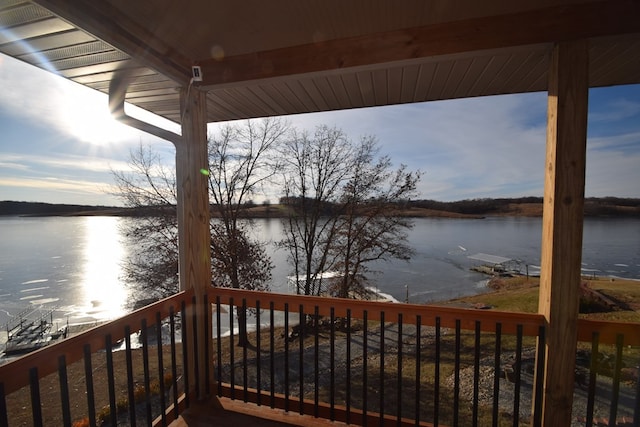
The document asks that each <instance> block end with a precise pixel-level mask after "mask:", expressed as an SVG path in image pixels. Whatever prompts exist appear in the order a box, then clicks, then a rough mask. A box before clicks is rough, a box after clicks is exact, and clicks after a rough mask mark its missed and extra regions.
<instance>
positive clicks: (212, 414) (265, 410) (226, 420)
mask: <svg viewBox="0 0 640 427" xmlns="http://www.w3.org/2000/svg"><path fill="white" fill-rule="evenodd" d="M219 402H220V404H221V405H222V407H220V405H219V404H217V402H216V401H206V402H197V403H195V404H192V405H191V407H190V408H189V409H187V410H186V411H185V412H184V413H183V414H182V415H180V417H179V418H178V419H177V420H175V421H173V422H172V423H171V424H170V425H169V426H170V427H209V426H216V427H249V426H258V427H278V426H310V427H315V426H318V427H320V426H336V425H337V426H346V424H344V423H341V422H331V421H329V420H325V419H321V418H315V417H312V416H309V415H299V414H297V413H292V412H285V411H282V410H279V409H271V408H269V407H266V406H257V405H255V404H253V403H244V402H242V401H237V400H230V399H226V398H219Z"/></svg>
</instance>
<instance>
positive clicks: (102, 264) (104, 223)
mask: <svg viewBox="0 0 640 427" xmlns="http://www.w3.org/2000/svg"><path fill="white" fill-rule="evenodd" d="M85 228H86V230H85V236H86V237H85V238H86V241H85V247H84V274H83V277H84V283H83V293H84V295H83V297H82V298H81V304H82V305H83V310H85V311H86V313H87V314H88V315H91V316H92V317H94V318H97V319H101V320H107V319H113V318H116V317H118V316H121V315H123V314H124V312H125V303H126V301H127V291H126V289H125V287H124V285H123V284H122V282H121V280H120V275H121V272H122V267H121V264H122V261H123V259H124V256H125V253H124V249H123V246H122V244H121V242H120V241H119V236H120V233H119V231H118V218H114V217H91V216H89V217H87V218H86V221H85Z"/></svg>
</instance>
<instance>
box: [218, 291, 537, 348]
mask: <svg viewBox="0 0 640 427" xmlns="http://www.w3.org/2000/svg"><path fill="white" fill-rule="evenodd" d="M208 294H209V301H210V302H211V303H215V301H216V297H220V302H221V303H222V304H228V303H229V301H230V299H231V298H233V300H234V304H235V305H241V304H242V300H245V301H246V304H247V307H252V308H255V306H256V302H258V301H260V302H261V303H260V308H262V309H266V308H269V307H268V306H266V305H265V304H264V303H265V302H268V303H271V302H273V304H274V309H275V310H279V311H282V310H284V308H285V304H288V307H289V311H298V310H299V308H300V306H303V310H304V312H305V313H313V312H314V310H315V307H318V313H319V314H320V315H322V316H329V315H330V313H331V308H333V309H334V314H335V316H336V317H346V315H347V310H351V316H352V317H353V318H362V313H363V312H364V311H365V310H366V311H367V312H368V313H367V318H368V319H369V320H380V312H384V313H385V320H386V321H387V322H393V321H394V320H396V319H397V318H398V314H402V316H403V321H404V322H406V323H411V324H415V323H416V321H417V316H420V324H421V325H423V326H434V325H435V321H436V318H439V319H440V326H441V327H443V328H455V326H456V321H457V320H459V321H460V327H461V329H465V330H474V329H475V323H476V321H480V322H481V324H480V328H481V330H482V331H483V332H495V330H496V324H497V323H500V324H501V327H502V332H503V333H507V334H515V333H516V330H517V326H518V325H522V328H523V334H524V335H525V336H537V335H538V333H539V331H540V327H541V326H543V325H544V317H543V316H542V315H540V314H532V313H513V312H505V311H494V310H477V309H465V308H455V307H442V306H435V305H420V304H398V303H390V302H379V301H363V300H354V299H345V298H327V297H317V296H306V295H294V294H276V293H271V292H258V291H247V290H242V289H232V288H209V289H208Z"/></svg>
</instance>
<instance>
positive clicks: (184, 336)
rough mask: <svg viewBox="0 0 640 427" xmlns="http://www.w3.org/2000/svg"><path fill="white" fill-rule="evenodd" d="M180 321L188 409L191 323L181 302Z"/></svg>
mask: <svg viewBox="0 0 640 427" xmlns="http://www.w3.org/2000/svg"><path fill="white" fill-rule="evenodd" d="M180 320H181V322H182V325H181V327H180V334H181V337H182V377H183V378H184V381H183V382H184V399H185V400H184V403H185V406H186V407H187V408H188V407H189V405H190V403H191V393H190V392H189V347H188V344H189V343H188V338H187V327H188V326H189V321H188V319H187V307H186V303H185V302H184V301H181V302H180ZM177 408H178V407H177V406H176V411H177V410H178V409H177ZM176 413H177V412H176ZM176 418H177V416H176Z"/></svg>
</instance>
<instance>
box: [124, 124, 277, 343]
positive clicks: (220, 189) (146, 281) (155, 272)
mask: <svg viewBox="0 0 640 427" xmlns="http://www.w3.org/2000/svg"><path fill="white" fill-rule="evenodd" d="M286 131H287V126H286V124H285V123H283V122H281V121H279V120H274V119H267V120H263V121H253V122H247V123H246V124H244V125H228V126H225V127H224V128H223V129H222V130H221V132H220V134H219V135H215V136H211V137H210V141H209V163H210V171H209V190H210V191H209V194H210V199H211V201H212V210H213V213H214V214H213V215H212V217H213V218H212V221H211V228H210V230H211V249H212V250H211V254H212V281H213V284H214V285H216V286H229V287H234V288H245V289H257V290H266V289H267V286H268V281H269V280H270V278H271V269H272V267H273V266H272V263H271V260H270V258H269V256H268V254H267V253H266V251H265V249H264V245H263V244H262V243H260V242H258V241H255V240H252V239H251V237H250V235H249V225H250V224H249V220H248V219H242V218H243V208H245V207H246V206H245V205H244V202H245V201H246V200H248V199H249V197H252V196H254V195H256V194H257V193H258V192H259V191H260V190H262V185H263V184H265V183H267V182H268V180H269V179H270V178H271V177H272V176H273V174H274V169H273V168H274V167H276V166H277V164H276V163H274V162H273V161H272V158H271V156H270V155H269V151H270V150H272V149H273V148H274V146H275V144H276V143H277V142H278V140H279V139H280V138H282V136H283V135H284V133H285V132H286ZM129 165H130V168H131V171H129V172H120V171H112V174H113V176H114V178H115V181H116V187H117V194H118V196H119V197H120V198H121V199H122V200H123V202H124V204H125V205H126V206H128V207H132V208H136V210H138V211H140V212H145V213H148V215H145V216H142V217H141V218H139V219H136V220H135V221H131V222H129V223H128V227H127V235H128V236H131V237H132V239H133V240H134V242H135V244H136V246H137V248H138V250H137V251H135V253H134V257H133V258H132V259H131V260H130V261H129V263H128V265H126V267H125V268H126V271H127V277H128V278H129V279H130V280H132V281H134V282H135V283H138V284H140V289H142V290H143V291H144V293H145V294H146V295H149V294H150V293H152V294H153V295H155V296H158V297H161V296H166V295H169V294H171V293H174V292H175V291H176V290H177V289H178V277H177V272H178V271H177V268H178V263H177V259H178V246H177V224H176V209H175V205H176V200H177V199H176V181H175V176H174V174H173V171H170V170H167V169H166V168H164V167H163V166H162V164H161V162H160V158H159V157H158V155H157V154H156V153H154V152H153V151H152V150H151V149H150V148H149V147H143V146H142V145H140V147H139V148H138V150H136V151H133V152H131V156H130V160H129ZM240 315H241V316H244V313H241V314H240ZM240 323H241V324H243V322H240ZM241 337H242V338H241V340H243V342H244V340H246V334H241Z"/></svg>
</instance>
